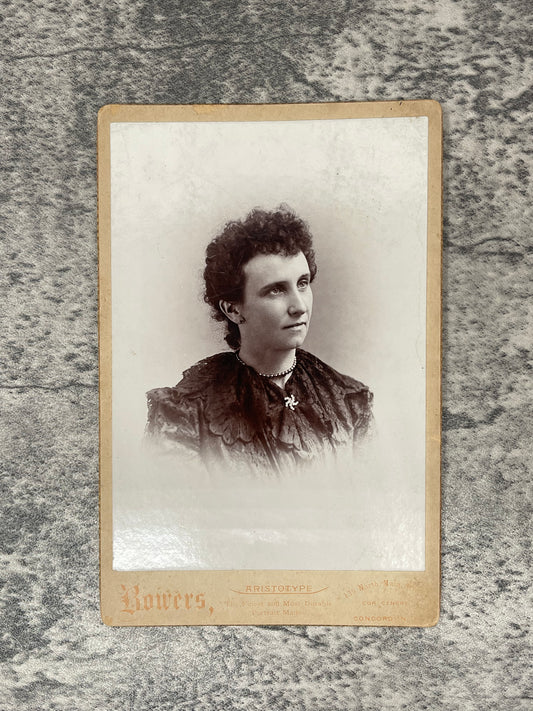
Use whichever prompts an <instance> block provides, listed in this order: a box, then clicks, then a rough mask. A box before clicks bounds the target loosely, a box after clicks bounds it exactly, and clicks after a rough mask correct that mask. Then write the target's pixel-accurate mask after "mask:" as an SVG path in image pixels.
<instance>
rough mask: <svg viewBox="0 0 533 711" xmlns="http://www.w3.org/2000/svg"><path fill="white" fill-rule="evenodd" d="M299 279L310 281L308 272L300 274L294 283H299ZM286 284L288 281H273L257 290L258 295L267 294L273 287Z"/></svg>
mask: <svg viewBox="0 0 533 711" xmlns="http://www.w3.org/2000/svg"><path fill="white" fill-rule="evenodd" d="M301 279H309V280H310V279H311V274H310V272H305V274H302V275H301V276H299V277H298V279H297V280H296V282H299V281H300V280H301ZM287 284H289V280H287V281H283V280H279V281H273V282H271V283H270V284H266V285H265V286H262V287H261V289H259V294H260V295H263V294H268V292H269V291H270V290H271V289H273V288H274V287H275V286H286V285H287Z"/></svg>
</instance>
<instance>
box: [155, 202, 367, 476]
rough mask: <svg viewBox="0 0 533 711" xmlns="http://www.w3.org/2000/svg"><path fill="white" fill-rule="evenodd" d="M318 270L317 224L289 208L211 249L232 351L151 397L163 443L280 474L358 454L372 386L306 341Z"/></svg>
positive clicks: (234, 224) (210, 285)
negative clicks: (341, 454)
mask: <svg viewBox="0 0 533 711" xmlns="http://www.w3.org/2000/svg"><path fill="white" fill-rule="evenodd" d="M316 274H317V265H316V262H315V254H314V251H313V245H312V237H311V234H310V231H309V228H308V226H307V225H306V223H305V222H304V221H303V220H302V219H300V218H299V217H298V216H297V215H295V214H294V213H293V212H292V211H291V210H290V209H289V208H288V207H286V206H281V207H279V208H278V209H276V210H274V211H265V210H261V209H254V210H252V211H251V212H250V213H249V214H248V215H247V217H246V218H245V219H243V220H237V221H231V222H228V223H227V224H226V225H225V227H224V229H223V230H222V231H221V232H220V234H219V235H218V236H216V237H215V238H214V239H213V240H212V241H211V242H210V244H209V245H208V247H207V250H206V258H205V269H204V282H205V294H204V299H205V301H206V303H208V304H209V306H210V307H211V312H212V316H213V318H215V319H216V320H217V321H221V322H224V323H225V326H226V331H227V333H226V336H225V339H226V342H227V344H228V346H229V347H230V348H231V351H226V352H222V353H218V354H217V355H213V356H210V357H208V358H205V359H203V360H201V361H200V362H198V363H196V364H195V365H193V366H192V367H191V368H189V369H188V370H186V371H185V372H184V373H183V378H182V380H181V381H180V382H178V384H177V385H176V386H174V387H162V388H156V389H154V390H150V391H149V392H148V393H147V397H148V423H147V427H146V435H147V439H148V441H149V442H150V444H151V445H152V446H153V448H154V449H155V450H158V451H160V452H163V453H165V454H167V455H176V457H179V458H181V459H182V460H183V461H187V460H188V461H191V460H195V461H197V462H198V461H201V463H202V465H203V466H205V467H206V468H207V469H208V470H209V471H220V470H222V469H226V470H227V469H228V468H232V467H237V468H239V467H240V468H245V469H248V470H249V471H250V472H251V473H252V474H254V473H255V474H265V473H266V474H272V475H276V474H278V475H280V474H284V473H286V472H289V471H293V470H295V469H300V468H302V467H306V466H309V465H320V464H323V463H325V462H328V461H330V460H331V459H334V458H335V457H336V456H337V454H338V452H339V451H340V450H342V451H344V452H346V451H350V452H354V451H355V452H356V451H357V447H358V446H359V443H360V441H361V438H362V437H364V436H365V435H366V434H367V432H368V430H369V426H370V423H371V421H372V410H371V407H372V393H371V392H370V390H369V388H368V387H367V386H366V385H363V384H362V383H360V382H359V381H357V380H354V379H353V378H352V377H349V376H347V375H342V374H341V373H339V372H337V371H336V370H334V369H333V368H331V367H330V366H329V365H327V364H326V363H324V362H323V361H321V360H320V359H319V358H317V357H316V356H314V355H312V354H311V353H308V352H307V351H305V350H304V349H303V348H302V346H303V344H304V341H305V338H306V335H307V332H308V330H309V326H310V321H311V314H312V307H313V293H312V282H313V280H314V279H315V276H316Z"/></svg>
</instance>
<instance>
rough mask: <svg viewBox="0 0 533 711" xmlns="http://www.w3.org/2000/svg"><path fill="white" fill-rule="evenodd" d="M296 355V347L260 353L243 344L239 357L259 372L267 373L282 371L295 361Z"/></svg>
mask: <svg viewBox="0 0 533 711" xmlns="http://www.w3.org/2000/svg"><path fill="white" fill-rule="evenodd" d="M295 355H296V349H295V348H291V349H290V350H288V351H273V352H270V351H263V352H259V353H258V352H254V350H253V349H251V348H246V346H244V345H242V346H241V349H240V351H239V357H240V358H241V360H243V361H244V362H245V363H246V365H249V366H251V367H252V368H253V369H254V370H256V371H257V372H258V373H265V374H266V375H270V374H273V373H281V372H282V371H284V370H287V368H290V367H291V365H292V364H293V363H294V356H295Z"/></svg>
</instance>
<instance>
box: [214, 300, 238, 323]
mask: <svg viewBox="0 0 533 711" xmlns="http://www.w3.org/2000/svg"><path fill="white" fill-rule="evenodd" d="M218 305H219V307H220V310H221V311H222V313H223V314H224V315H225V316H227V318H229V320H230V321H233V323H236V324H237V325H238V324H240V323H243V322H244V319H243V318H242V316H241V314H240V312H239V307H238V306H237V304H234V303H233V302H232V301H222V300H221V301H219V302H218Z"/></svg>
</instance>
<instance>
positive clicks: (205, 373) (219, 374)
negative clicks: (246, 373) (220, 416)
mask: <svg viewBox="0 0 533 711" xmlns="http://www.w3.org/2000/svg"><path fill="white" fill-rule="evenodd" d="M235 364H236V359H235V356H234V355H233V353H230V352H226V353H217V354H216V355H213V356H210V357H209V358H204V359H202V360H200V361H198V363H195V364H194V365H193V366H191V367H190V368H187V370H185V371H184V372H183V377H182V379H181V380H180V381H179V382H178V383H177V385H174V386H173V387H166V388H154V389H153V390H149V391H148V392H147V393H146V396H147V398H148V403H149V404H158V403H178V402H180V401H186V400H188V399H194V398H195V397H202V396H203V395H204V394H205V392H206V388H207V387H208V386H209V385H211V384H212V383H214V382H220V380H221V379H222V380H223V379H224V378H226V377H228V376H229V375H230V374H231V373H232V372H233V371H234V370H235Z"/></svg>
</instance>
